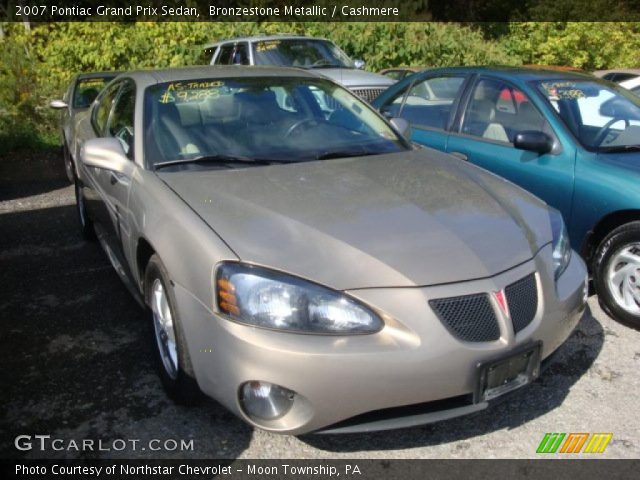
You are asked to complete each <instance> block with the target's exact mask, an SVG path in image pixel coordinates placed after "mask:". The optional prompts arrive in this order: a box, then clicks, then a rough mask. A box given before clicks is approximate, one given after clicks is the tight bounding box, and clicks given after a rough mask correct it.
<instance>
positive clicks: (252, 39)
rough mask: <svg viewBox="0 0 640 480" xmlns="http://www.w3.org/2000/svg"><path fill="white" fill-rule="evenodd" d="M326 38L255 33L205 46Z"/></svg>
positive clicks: (206, 47)
mask: <svg viewBox="0 0 640 480" xmlns="http://www.w3.org/2000/svg"><path fill="white" fill-rule="evenodd" d="M301 39H304V40H325V41H330V40H327V39H326V38H322V37H307V36H305V35H295V34H280V35H255V36H252V37H235V38H227V39H224V40H219V41H217V42H213V43H209V44H207V45H205V46H204V47H203V48H205V49H209V48H214V47H217V46H219V45H221V44H223V43H229V42H250V43H254V42H267V41H271V40H301Z"/></svg>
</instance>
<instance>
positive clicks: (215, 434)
mask: <svg viewBox="0 0 640 480" xmlns="http://www.w3.org/2000/svg"><path fill="white" fill-rule="evenodd" d="M0 187H1V188H0V232H1V235H0V272H2V279H3V281H2V286H3V291H2V294H0V319H1V321H2V324H3V335H2V339H3V341H2V348H1V349H0V365H2V369H3V373H2V375H1V377H0V378H1V379H2V380H1V383H0V399H1V401H2V405H3V415H2V417H1V419H0V433H1V439H2V442H1V443H0V457H2V458H43V457H52V458H60V457H69V458H76V457H79V456H84V457H101V458H136V457H140V458H159V457H163V458H180V457H194V458H195V457H199V458H212V457H215V458H306V459H310V458H342V457H345V458H534V457H535V456H536V454H535V450H536V448H537V445H538V443H539V442H540V441H541V439H542V436H543V435H544V433H545V432H612V433H613V439H612V441H611V443H610V444H609V447H608V448H607V450H606V452H605V454H604V455H602V456H601V458H602V457H606V458H638V457H640V434H639V433H638V431H639V428H638V427H639V426H640V420H639V417H638V414H637V412H636V410H635V407H636V406H637V395H638V391H639V387H640V373H639V372H640V368H639V366H640V345H639V340H640V333H639V332H638V331H635V330H633V329H630V328H628V327H625V326H622V325H620V324H618V323H616V322H614V321H613V320H612V319H610V318H609V317H607V316H606V315H605V314H604V313H603V312H602V310H601V309H600V307H599V306H598V301H597V299H596V297H591V298H590V299H589V306H590V313H588V314H587V315H586V316H585V318H584V319H583V321H582V322H581V323H580V325H579V326H578V328H577V329H576V331H575V333H574V334H573V336H572V337H571V338H570V339H569V341H568V342H567V343H566V344H565V345H564V346H563V347H562V349H561V352H560V354H559V355H558V356H557V357H556V358H555V359H554V361H553V363H552V364H551V366H550V367H549V369H548V370H547V371H546V372H545V374H544V375H543V377H542V378H540V379H539V380H538V381H536V382H535V383H534V384H532V385H530V386H529V387H527V388H525V389H523V390H520V391H518V392H516V393H514V394H513V395H512V396H511V397H510V398H509V399H508V400H506V401H504V402H502V403H500V404H498V405H496V406H494V408H492V409H489V410H487V411H484V412H481V413H479V414H475V415H472V416H468V417H463V418H460V419H455V420H451V421H448V422H443V423H439V424H434V425H429V426H425V427H419V428H412V429H405V430H398V431H393V432H384V433H375V434H364V435H344V436H335V435H333V436H328V435H327V436H324V435H308V436H304V437H291V436H279V435H274V434H270V433H266V432H263V431H257V430H253V429H252V428H250V427H248V426H247V425H245V424H244V423H243V422H242V421H240V420H238V419H237V418H236V417H235V416H233V415H232V414H230V413H228V412H227V411H225V410H224V409H223V408H222V407H221V406H219V405H218V404H217V403H216V402H214V401H213V400H208V401H205V402H204V403H203V404H202V405H200V406H198V407H195V408H190V409H187V408H183V407H178V406H175V405H174V404H172V403H171V401H170V400H168V399H167V397H166V396H165V394H164V393H163V391H162V389H161V386H160V382H159V380H158V377H157V376H156V374H155V370H154V365H153V361H152V355H151V353H152V352H151V341H150V340H151V337H150V331H149V328H148V324H147V322H146V321H145V320H146V319H145V316H144V314H143V312H142V310H141V309H140V307H139V306H138V305H137V304H136V303H135V301H134V300H133V299H132V298H131V296H130V295H129V293H128V292H127V290H126V288H125V287H124V285H123V284H122V283H121V282H120V280H119V279H118V277H117V276H116V274H115V272H114V271H113V270H112V268H111V267H110V265H109V263H108V261H107V258H106V256H105V255H104V253H103V252H102V251H101V249H100V247H99V246H98V245H97V244H91V243H84V242H82V241H81V240H80V238H79V235H78V234H77V230H76V213H75V210H74V198H73V189H72V187H71V186H69V184H68V183H67V182H66V180H65V179H64V176H63V171H62V163H61V161H60V159H59V158H58V156H57V155H48V156H42V157H39V156H35V157H34V158H31V159H28V160H27V161H22V160H21V161H20V162H18V161H17V160H15V159H5V160H3V159H0ZM21 434H25V435H35V434H48V435H51V437H52V438H60V439H63V440H64V445H65V446H68V445H69V444H68V442H69V441H70V440H76V441H81V440H82V439H95V440H96V442H97V440H98V439H102V440H103V442H104V444H103V447H105V446H106V447H105V448H108V447H116V445H115V444H114V443H113V441H114V440H116V439H125V440H127V448H126V449H124V450H122V451H115V450H111V451H93V452H91V451H85V452H84V453H78V452H76V451H74V450H73V449H71V450H63V451H53V450H51V449H47V450H46V451H44V452H42V451H39V449H33V450H30V451H18V450H17V449H16V448H15V446H14V438H15V437H16V436H17V435H21ZM133 439H139V440H140V442H139V443H138V444H137V448H136V449H135V450H134V449H133V448H132V447H131V445H132V442H131V440H133ZM150 439H160V440H162V441H164V440H166V439H177V440H178V441H179V440H180V439H182V440H186V441H187V442H189V441H190V440H193V443H192V445H193V448H192V450H189V451H180V450H179V449H178V450H173V451H166V450H163V451H154V452H152V451H150V449H149V448H146V447H145V445H146V446H148V445H149V443H148V440H150ZM154 445H157V444H154ZM116 448H119V445H118V447H116ZM143 448H144V450H143ZM169 448H170V449H171V448H173V444H170V445H169Z"/></svg>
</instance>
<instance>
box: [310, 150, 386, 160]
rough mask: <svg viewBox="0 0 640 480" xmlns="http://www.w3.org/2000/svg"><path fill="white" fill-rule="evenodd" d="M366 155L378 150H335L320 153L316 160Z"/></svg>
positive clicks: (373, 153) (376, 153)
mask: <svg viewBox="0 0 640 480" xmlns="http://www.w3.org/2000/svg"><path fill="white" fill-rule="evenodd" d="M367 155H378V152H364V151H361V150H358V151H353V150H339V151H335V152H326V153H321V154H320V155H318V156H317V157H316V160H329V159H332V158H350V157H366V156H367Z"/></svg>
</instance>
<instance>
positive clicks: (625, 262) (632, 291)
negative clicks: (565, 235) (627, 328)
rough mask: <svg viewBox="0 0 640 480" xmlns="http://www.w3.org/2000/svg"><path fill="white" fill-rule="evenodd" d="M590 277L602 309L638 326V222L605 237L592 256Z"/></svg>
mask: <svg viewBox="0 0 640 480" xmlns="http://www.w3.org/2000/svg"><path fill="white" fill-rule="evenodd" d="M593 280H594V285H595V288H596V292H597V294H598V299H599V301H600V305H601V306H602V308H603V310H604V311H605V312H607V313H608V314H609V315H610V316H612V317H613V318H614V319H616V320H619V321H621V322H623V323H626V324H628V325H631V326H634V327H636V328H640V222H631V223H627V224H625V225H622V226H621V227H618V228H616V229H615V230H614V231H612V232H611V233H610V234H609V235H607V236H606V237H605V239H604V240H603V241H602V243H601V244H600V246H599V247H598V250H597V252H596V256H595V259H594V268H593Z"/></svg>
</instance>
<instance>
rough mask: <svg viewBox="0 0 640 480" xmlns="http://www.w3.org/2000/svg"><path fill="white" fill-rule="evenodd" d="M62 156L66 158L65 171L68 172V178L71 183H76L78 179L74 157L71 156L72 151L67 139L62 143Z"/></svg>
mask: <svg viewBox="0 0 640 480" xmlns="http://www.w3.org/2000/svg"><path fill="white" fill-rule="evenodd" d="M62 158H63V160H64V171H65V173H66V174H67V178H68V179H69V182H70V183H75V181H76V172H75V168H74V167H73V159H72V158H71V152H70V151H69V147H68V146H67V142H66V141H65V142H64V144H63V145H62Z"/></svg>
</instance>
